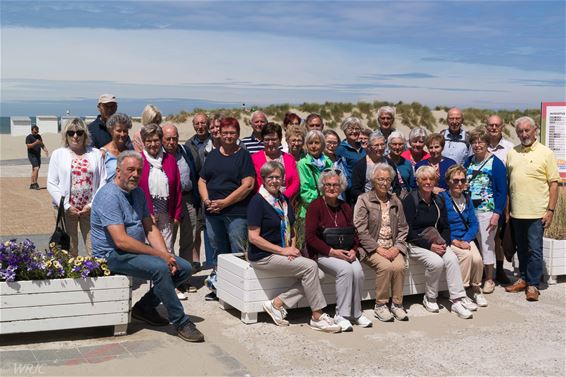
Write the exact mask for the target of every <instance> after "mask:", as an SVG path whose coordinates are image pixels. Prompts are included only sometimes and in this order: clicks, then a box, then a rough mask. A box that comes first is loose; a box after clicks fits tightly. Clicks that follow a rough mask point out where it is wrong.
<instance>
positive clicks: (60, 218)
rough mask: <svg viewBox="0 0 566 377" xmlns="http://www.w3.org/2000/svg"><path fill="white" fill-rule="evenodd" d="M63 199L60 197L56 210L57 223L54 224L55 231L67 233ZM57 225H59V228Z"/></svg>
mask: <svg viewBox="0 0 566 377" xmlns="http://www.w3.org/2000/svg"><path fill="white" fill-rule="evenodd" d="M64 214H65V197H64V196H61V200H60V201H59V208H57V221H56V222H55V230H57V227H60V228H61V229H63V231H64V232H67V227H66V224H65V216H63V215H64ZM59 224H61V225H60V226H59Z"/></svg>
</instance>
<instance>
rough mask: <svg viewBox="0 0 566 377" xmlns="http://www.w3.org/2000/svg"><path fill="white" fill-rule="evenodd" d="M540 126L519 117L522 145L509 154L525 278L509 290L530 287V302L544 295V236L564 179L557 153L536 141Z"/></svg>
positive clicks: (514, 220) (513, 212)
mask: <svg viewBox="0 0 566 377" xmlns="http://www.w3.org/2000/svg"><path fill="white" fill-rule="evenodd" d="M537 128H538V127H537V125H536V123H535V121H534V119H532V118H530V117H521V118H519V119H517V120H516V121H515V131H516V132H517V136H518V137H519V139H520V141H521V144H520V145H518V146H516V147H515V148H513V149H511V150H510V151H509V153H508V154H507V171H508V174H509V194H510V198H511V224H512V226H513V233H514V237H515V244H516V245H517V255H518V257H519V270H520V272H521V278H520V279H519V280H517V281H516V282H515V283H514V284H513V285H511V286H509V287H507V288H505V290H506V291H507V292H522V291H524V290H526V296H527V300H528V301H538V297H539V295H540V293H539V291H538V285H539V283H540V280H541V277H542V274H543V259H542V237H543V233H544V229H545V228H548V227H549V226H550V224H551V223H552V217H553V216H554V209H555V208H556V201H557V200H558V181H559V179H560V176H559V175H558V165H557V163H556V158H555V157H554V153H553V152H552V151H551V150H550V149H549V148H548V147H546V146H544V145H542V144H541V143H539V142H538V141H537V140H536V131H537Z"/></svg>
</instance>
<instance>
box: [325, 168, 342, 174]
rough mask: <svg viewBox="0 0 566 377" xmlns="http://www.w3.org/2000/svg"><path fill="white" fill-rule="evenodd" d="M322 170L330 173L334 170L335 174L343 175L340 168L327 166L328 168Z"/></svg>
mask: <svg viewBox="0 0 566 377" xmlns="http://www.w3.org/2000/svg"><path fill="white" fill-rule="evenodd" d="M322 172H323V173H330V172H332V173H334V174H336V175H341V174H342V171H340V170H338V169H334V168H326V169H324V170H323V171H322Z"/></svg>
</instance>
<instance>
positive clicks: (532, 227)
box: [511, 218, 544, 288]
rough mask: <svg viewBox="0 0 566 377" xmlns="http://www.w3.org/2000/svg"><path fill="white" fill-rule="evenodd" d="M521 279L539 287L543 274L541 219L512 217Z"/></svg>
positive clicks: (542, 231) (542, 230)
mask: <svg viewBox="0 0 566 377" xmlns="http://www.w3.org/2000/svg"><path fill="white" fill-rule="evenodd" d="M511 224H512V226H513V235H514V237H515V244H516V245H517V256H518V257H519V271H520V272H521V279H523V280H525V281H526V282H527V285H529V286H531V285H532V286H535V287H537V288H538V285H539V284H540V280H541V277H542V274H543V271H544V270H543V259H542V236H543V234H544V226H543V225H542V221H541V219H513V218H512V219H511Z"/></svg>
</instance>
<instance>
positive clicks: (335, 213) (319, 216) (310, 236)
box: [305, 169, 372, 331]
mask: <svg viewBox="0 0 566 377" xmlns="http://www.w3.org/2000/svg"><path fill="white" fill-rule="evenodd" d="M346 186H347V183H346V177H344V174H342V172H341V171H340V170H337V169H326V170H324V171H323V172H322V173H321V174H320V177H319V178H318V188H319V190H320V192H321V194H322V197H320V198H318V199H315V200H314V201H312V202H311V204H310V205H309V208H308V209H307V217H306V222H305V240H306V245H307V250H308V253H309V256H310V257H311V258H313V259H316V260H317V261H318V265H319V266H320V269H321V270H322V271H324V272H326V273H328V274H330V275H332V276H334V277H336V315H335V316H334V322H336V324H337V325H339V326H340V327H341V329H342V331H352V323H351V322H350V320H352V321H354V322H355V323H356V324H357V325H359V326H361V327H370V326H371V324H372V323H371V321H370V320H369V319H367V318H366V317H364V315H363V312H362V290H363V287H364V272H363V271H362V265H361V264H360V262H359V261H358V259H357V258H356V249H357V246H358V238H357V236H356V234H355V233H356V232H355V229H354V224H353V222H352V208H350V206H349V205H348V204H347V203H345V202H343V201H342V200H340V199H338V197H339V196H340V194H341V193H342V192H343V191H344V190H345V189H346ZM331 229H335V231H340V232H342V233H343V234H345V236H344V238H345V239H346V240H345V242H335V241H336V240H333V239H332V238H331V235H329V234H327V230H330V231H331Z"/></svg>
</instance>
